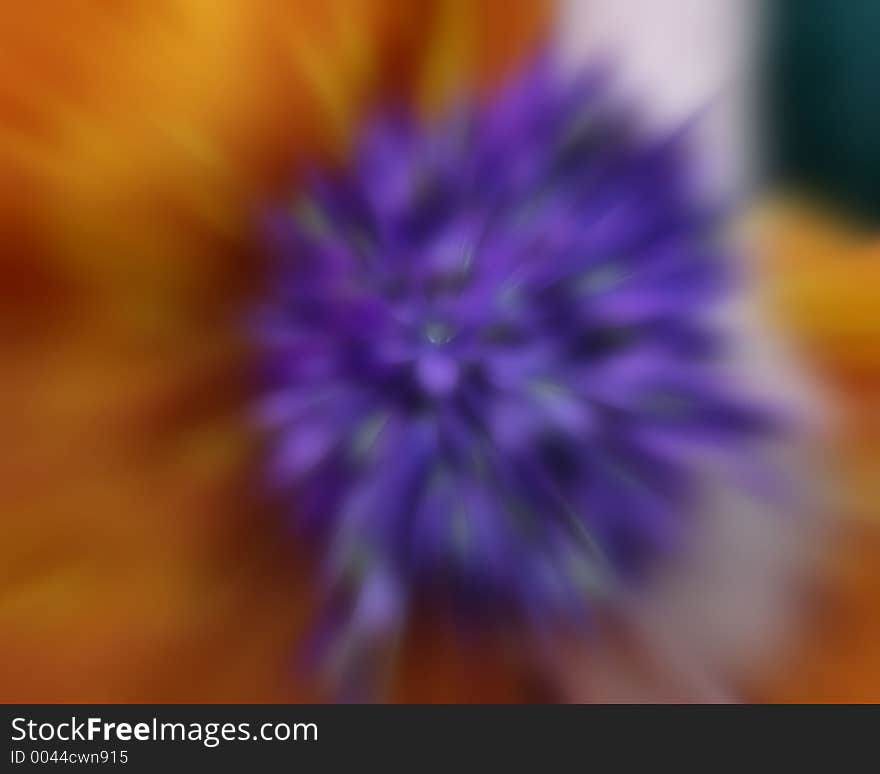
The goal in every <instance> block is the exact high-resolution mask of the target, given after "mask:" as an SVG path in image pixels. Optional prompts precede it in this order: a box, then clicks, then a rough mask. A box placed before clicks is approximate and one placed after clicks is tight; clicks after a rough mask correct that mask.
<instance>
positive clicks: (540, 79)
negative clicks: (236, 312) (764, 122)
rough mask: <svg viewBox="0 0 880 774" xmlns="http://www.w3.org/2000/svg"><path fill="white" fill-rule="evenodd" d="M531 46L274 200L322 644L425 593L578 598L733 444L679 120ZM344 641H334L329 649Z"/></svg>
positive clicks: (485, 598)
mask: <svg viewBox="0 0 880 774" xmlns="http://www.w3.org/2000/svg"><path fill="white" fill-rule="evenodd" d="M604 80H605V79H604V78H603V77H602V76H600V75H596V74H591V75H588V76H584V77H581V78H574V79H570V80H566V79H563V78H561V77H559V76H558V74H557V73H556V72H555V70H554V68H553V67H552V66H551V65H550V64H549V63H547V62H546V61H543V60H542V61H541V62H539V63H538V64H537V65H536V66H534V67H532V68H530V69H529V70H528V71H526V72H525V73H523V74H522V75H521V76H520V77H518V78H516V79H515V80H514V81H513V82H512V83H511V84H510V86H509V88H508V89H507V90H506V91H505V92H504V93H502V94H501V95H500V96H498V97H497V98H495V99H494V100H493V101H492V102H491V103H490V104H488V105H465V106H460V107H458V108H457V109H455V110H452V111H450V114H449V115H448V116H447V117H446V118H445V119H444V120H442V121H440V122H436V123H433V124H431V125H430V126H424V125H422V124H420V123H419V121H417V120H416V119H415V118H414V117H413V116H411V115H409V114H407V113H406V112H405V111H401V110H389V111H387V112H385V113H382V114H381V115H379V116H378V117H377V118H376V119H375V120H373V121H371V122H369V123H368V124H367V125H366V126H365V127H364V129H363V131H362V132H361V133H360V135H359V138H358V142H357V143H356V147H355V149H354V151H353V153H352V158H351V162H350V165H349V166H348V167H347V168H346V169H344V170H342V171H337V172H335V173H326V174H324V175H323V176H321V177H315V179H314V180H313V182H312V183H311V184H310V185H309V186H307V190H306V192H305V193H304V195H302V196H301V197H300V198H299V199H298V200H297V202H296V203H295V205H293V206H287V205H285V206H284V207H282V208H276V209H274V210H272V211H271V213H269V215H268V216H267V218H266V235H267V241H268V244H269V247H270V250H271V253H272V255H273V256H274V266H275V268H274V273H273V274H272V275H271V280H270V283H269V290H268V299H267V301H266V302H265V304H264V305H263V306H262V307H261V310H260V315H259V325H258V342H259V345H260V348H261V352H262V353H263V364H264V366H265V369H264V370H265V376H266V392H265V395H264V398H265V399H264V401H263V403H262V404H261V414H262V418H263V420H264V421H265V422H266V423H267V425H268V426H269V428H270V436H269V437H270V441H271V453H270V457H269V467H270V476H271V478H272V481H273V483H274V484H275V485H276V486H279V487H281V488H283V489H285V490H287V491H289V492H290V495H291V497H290V503H291V506H290V507H291V514H292V517H293V518H294V519H295V521H296V523H297V524H298V525H299V527H300V528H301V529H302V530H304V532H305V534H307V535H309V536H313V537H314V539H315V540H316V541H317V545H319V546H321V548H322V551H323V554H322V555H323V556H324V557H325V559H326V572H327V579H328V584H329V586H328V588H329V590H330V598H331V604H330V606H329V610H330V611H331V612H330V618H331V619H332V620H333V621H334V622H335V627H336V628H335V629H334V630H333V632H334V633H333V636H332V637H331V642H342V643H343V645H342V646H340V647H341V648H342V650H345V649H346V648H347V649H348V651H347V652H348V655H349V656H350V657H352V658H355V659H356V658H358V652H359V650H360V651H364V650H365V649H368V647H373V646H375V643H379V642H382V640H383V638H386V637H388V636H390V634H391V633H393V632H394V631H395V630H396V628H397V627H398V626H399V625H400V623H401V621H402V620H403V617H404V614H405V611H406V609H407V608H408V607H409V606H411V605H412V604H414V603H415V601H416V600H425V601H426V602H439V603H442V604H444V605H448V606H451V607H452V608H453V609H454V610H455V611H457V612H459V613H461V614H462V615H465V616H477V617H479V618H480V620H485V619H491V620H495V621H498V620H504V621H511V620H512V621H528V622H534V623H546V622H550V621H554V620H557V621H559V620H561V621H566V622H572V621H574V622H576V621H578V620H580V619H581V618H582V617H583V616H584V613H585V611H587V610H588V609H589V602H590V600H591V598H593V597H595V596H596V595H600V594H602V592H603V589H607V588H609V587H612V586H616V585H618V584H620V583H624V582H627V581H629V580H631V579H633V578H637V577H638V576H639V574H640V573H641V572H642V571H643V570H644V569H645V568H646V567H647V566H648V564H649V562H650V561H651V560H654V559H655V558H658V557H661V556H663V555H664V554H668V553H669V552H670V551H671V550H673V549H674V548H675V547H676V545H678V544H679V542H680V540H681V538H682V536H683V534H684V533H685V532H686V530H687V527H688V520H689V517H690V514H691V511H692V505H693V500H694V497H695V494H696V493H697V490H698V486H699V477H700V470H699V468H698V466H697V465H695V464H694V454H695V453H696V454H704V453H709V452H712V453H720V454H729V455H731V458H732V459H733V458H735V457H736V456H739V455H743V454H749V447H750V444H752V443H753V442H754V441H755V440H756V439H758V438H760V437H761V436H762V435H764V434H766V432H767V431H768V429H769V422H768V420H767V418H766V416H765V414H764V412H762V411H759V410H756V409H755V408H753V407H752V406H750V405H749V404H747V403H745V402H743V401H742V400H741V399H739V398H738V397H737V396H736V395H735V394H734V391H733V388H732V385H731V381H730V378H729V376H726V375H722V372H721V371H720V370H719V361H720V359H721V358H722V356H723V355H724V339H723V338H722V337H721V336H720V335H719V334H718V332H717V331H716V330H715V329H714V327H713V326H712V325H710V323H709V322H708V321H707V312H708V311H710V310H711V307H712V305H713V304H714V303H716V302H717V301H718V300H719V298H720V297H722V296H723V295H724V294H725V293H726V291H727V290H728V289H729V288H730V285H731V278H732V277H731V270H730V269H731V265H730V262H729V260H728V258H727V256H726V255H725V251H724V249H723V248H722V247H721V246H720V245H719V240H718V224H717V222H716V217H715V215H714V214H713V213H712V212H711V211H710V210H709V208H707V207H705V206H704V203H703V202H702V201H701V197H700V196H699V195H698V194H697V192H696V186H695V184H694V180H693V177H694V175H693V168H692V165H691V164H690V163H689V159H688V152H687V147H686V141H685V140H684V138H683V137H682V136H675V137H671V138H669V137H664V138H662V139H661V140H653V141H652V140H647V139H645V138H644V137H643V136H642V132H641V131H640V128H639V126H638V123H637V121H636V120H635V118H634V117H633V116H632V115H630V114H629V113H628V112H627V111H624V110H618V109H615V108H613V107H612V106H611V105H610V103H609V100H608V98H607V96H606V95H605V86H604ZM340 657H341V658H342V656H340Z"/></svg>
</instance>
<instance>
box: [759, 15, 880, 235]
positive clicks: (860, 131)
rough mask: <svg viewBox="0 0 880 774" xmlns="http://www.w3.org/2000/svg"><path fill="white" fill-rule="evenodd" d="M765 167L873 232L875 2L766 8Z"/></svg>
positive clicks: (877, 191) (878, 155)
mask: <svg viewBox="0 0 880 774" xmlns="http://www.w3.org/2000/svg"><path fill="white" fill-rule="evenodd" d="M766 7H767V10H768V16H767V26H766V28H765V36H764V44H765V52H764V54H765V56H766V70H765V75H766V80H765V84H764V85H765V89H764V96H765V101H764V107H765V110H764V114H763V116H762V118H763V122H764V124H765V126H764V127H763V129H764V131H763V132H762V134H763V135H764V136H765V137H766V139H767V148H766V150H767V160H768V168H769V172H770V175H771V178H772V180H773V181H774V182H776V183H783V184H789V185H797V186H799V187H801V188H806V189H807V190H808V191H809V192H811V193H813V194H817V195H819V196H820V197H822V198H823V199H825V200H826V201H827V202H828V203H829V204H832V205H833V206H836V207H838V208H843V209H845V210H846V211H848V212H849V213H851V214H853V215H856V216H858V217H860V218H862V219H865V220H868V221H870V222H871V223H873V224H875V225H877V224H880V0H769V2H767V4H766Z"/></svg>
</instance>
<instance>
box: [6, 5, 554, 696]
mask: <svg viewBox="0 0 880 774" xmlns="http://www.w3.org/2000/svg"><path fill="white" fill-rule="evenodd" d="M546 5H547V4H546V3H545V2H541V0H536V1H535V2H531V1H530V0H518V1H515V0H513V1H512V0H478V1H477V2H469V1H468V0H428V1H426V2H421V3H412V2H409V1H408V0H383V1H382V2H377V1H376V0H299V2H294V3H283V2H278V1H277V0H120V1H119V2H115V3H112V4H109V3H106V2H100V1H99V0H91V1H90V0H80V1H79V2H75V3H74V2H71V3H51V4H50V3H40V2H30V3H23V4H17V5H16V6H15V7H14V8H10V9H7V11H6V13H5V19H4V25H3V27H2V28H0V235H2V239H3V243H4V246H5V254H4V256H3V257H2V258H0V260H2V262H3V265H2V269H3V274H4V284H3V288H2V290H0V295H2V298H0V308H2V310H3V311H2V318H0V326H2V340H3V341H4V342H5V343H4V344H3V348H2V349H0V367H2V369H3V380H2V386H0V401H2V402H0V405H2V407H3V409H2V412H3V426H4V428H5V430H6V434H5V436H6V447H7V452H8V453H7V454H6V455H4V464H3V466H2V467H0V512H2V514H3V515H2V519H0V524H2V533H0V546H2V548H0V552H2V554H0V568H2V571H0V572H2V576H0V631H2V636H0V656H2V659H0V662H2V667H0V684H2V685H3V686H4V691H3V696H2V698H3V699H4V700H7V701H16V700H18V701H22V700H29V701H40V700H43V701H129V700H141V701H181V700H183V701H196V700H202V701H211V700H224V701H236V700H252V701H257V700H260V701H271V700H290V699H292V698H293V699H300V698H309V697H313V696H315V694H314V693H313V692H312V691H311V689H310V688H309V687H308V686H306V685H305V684H304V683H303V682H302V681H301V680H298V679H297V677H296V675H295V673H294V670H293V669H292V662H291V659H292V651H293V643H294V641H295V639H296V637H297V635H298V634H299V633H300V632H301V631H302V625H303V621H304V620H305V619H306V617H307V609H308V605H309V600H308V586H307V584H306V583H305V582H303V580H302V576H303V573H302V568H301V567H300V565H299V564H298V563H297V562H294V561H291V558H290V556H291V553H292V551H293V548H294V547H292V546H287V545H285V544H284V541H283V540H282V539H281V538H280V535H279V530H278V527H277V525H276V523H275V522H274V521H273V519H272V518H270V516H271V514H270V513H269V511H268V510H267V508H266V507H265V505H264V504H263V503H261V502H259V499H258V497H257V495H256V494H255V489H256V487H254V486H253V485H252V483H249V482H252V476H251V471H250V470H249V467H250V464H251V463H250V456H251V452H252V451H253V441H252V440H251V437H250V434H249V432H248V429H247V423H246V418H245V417H244V415H243V405H244V400H243V398H244V397H245V394H246V389H247V387H246V384H245V382H244V377H243V375H242V369H241V363H242V358H243V348H242V346H241V343H240V342H239V341H238V340H237V337H236V335H235V319H236V314H237V313H238V310H239V309H240V306H241V303H242V300H243V299H244V298H246V297H247V294H248V292H249V290H250V288H252V287H253V285H254V283H255V281H256V280H255V277H256V276H257V275H258V273H259V266H258V263H257V262H256V259H255V258H254V256H253V254H252V253H251V251H250V250H249V223H250V219H251V216H252V212H253V207H254V206H255V203H256V202H258V201H260V200H261V199H262V198H263V197H265V196H268V195H271V194H272V192H273V191H276V190H278V188H279V186H280V185H281V184H287V183H289V175H290V172H291V170H292V169H293V168H294V167H295V163H296V162H297V161H298V160H302V159H304V158H311V157H315V156H324V157H326V156H333V155H338V154H340V153H342V152H344V148H345V142H346V137H347V133H348V130H349V127H350V126H351V125H352V124H353V123H354V122H355V121H356V120H357V118H358V115H359V114H360V113H361V112H362V111H363V110H364V109H365V108H366V107H367V106H368V105H369V104H370V103H371V102H372V101H375V100H377V99H379V98H380V97H381V95H382V94H383V93H387V92H389V91H392V92H396V93H398V94H399V95H403V96H405V97H406V98H408V99H412V100H414V101H415V102H416V103H417V104H418V105H420V106H421V107H422V109H423V110H425V111H427V112H430V111H432V110H435V109H436V108H437V107H438V106H439V105H440V104H442V102H443V101H444V100H445V99H448V98H449V97H450V96H452V95H453V94H454V93H456V91H457V90H458V89H460V88H461V87H462V86H463V85H464V84H475V85H476V86H477V88H480V89H483V88H490V87H491V86H492V84H493V83H495V82H496V81H497V79H498V78H500V77H501V76H502V75H503V73H504V72H505V71H507V70H508V69H509V68H510V66H511V65H512V64H513V63H514V62H515V61H516V59H517V58H518V57H519V56H521V55H522V53H523V52H524V51H525V50H527V49H528V48H529V47H531V46H533V45H534V44H535V43H536V42H537V41H538V40H539V39H540V38H541V37H542V35H543V34H544V32H545V30H546V24H547V21H548V12H547V8H546ZM437 657H438V658H440V659H441V660H443V662H444V664H450V663H451V664H452V665H453V666H452V667H451V668H450V669H451V672H452V673H453V674H461V675H462V677H461V678H460V679H461V680H462V681H470V679H471V677H472V674H473V670H472V669H466V668H463V669H461V670H458V669H457V668H456V667H455V663H457V662H454V661H453V662H450V661H449V659H448V658H447V655H446V650H443V651H442V652H441V653H440V654H439V655H438V656H437ZM469 658H470V656H467V657H465V661H467V660H468V659H469ZM462 663H464V662H462ZM425 669H430V667H425ZM499 669H500V668H499ZM487 671H489V672H491V670H487ZM483 679H484V680H485V683H486V685H487V686H491V688H490V690H491V691H492V696H493V697H503V698H510V697H512V696H513V695H514V693H513V691H514V689H512V688H511V687H510V686H511V685H512V683H511V679H510V678H509V677H507V676H506V672H499V673H497V674H496V675H495V676H491V675H489V676H486V677H484V678H483ZM453 680H454V678H453ZM499 686H500V687H499ZM431 690H432V689H431V688H430V687H428V686H426V687H425V688H424V691H426V692H429V691H431ZM419 691H420V689H419V688H416V689H412V688H409V687H407V686H403V687H402V688H401V695H406V696H407V697H409V698H427V696H426V695H425V693H420V692H419ZM471 693H472V692H471Z"/></svg>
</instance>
